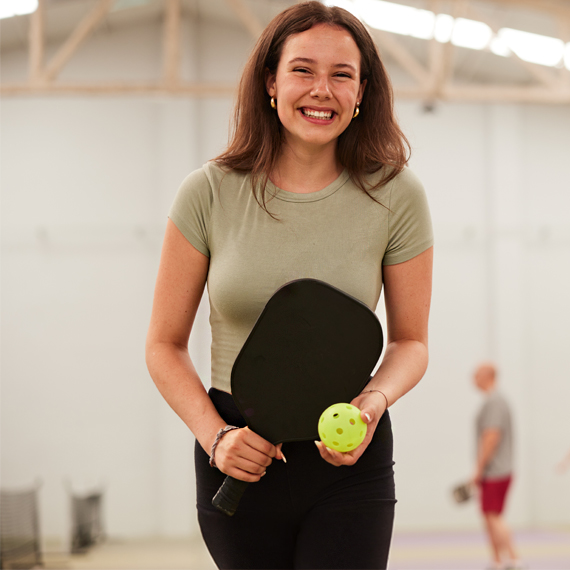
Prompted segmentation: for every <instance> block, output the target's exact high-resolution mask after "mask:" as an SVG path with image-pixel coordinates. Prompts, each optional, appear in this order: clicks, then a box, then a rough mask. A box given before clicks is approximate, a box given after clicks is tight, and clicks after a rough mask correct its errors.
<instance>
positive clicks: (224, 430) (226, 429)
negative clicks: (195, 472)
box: [210, 425, 239, 467]
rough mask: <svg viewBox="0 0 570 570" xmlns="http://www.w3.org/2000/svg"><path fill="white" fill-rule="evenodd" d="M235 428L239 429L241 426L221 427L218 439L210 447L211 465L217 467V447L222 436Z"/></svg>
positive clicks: (217, 435)
mask: <svg viewBox="0 0 570 570" xmlns="http://www.w3.org/2000/svg"><path fill="white" fill-rule="evenodd" d="M234 429H239V428H238V427H237V426H230V425H227V426H226V427H223V428H221V429H220V430H219V431H218V433H217V434H216V439H215V440H214V443H213V444H212V447H211V449H210V467H216V457H215V456H216V448H217V447H218V444H219V443H220V440H221V439H222V437H224V435H226V434H227V433H228V432H230V431H232V430H234Z"/></svg>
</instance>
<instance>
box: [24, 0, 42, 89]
mask: <svg viewBox="0 0 570 570" xmlns="http://www.w3.org/2000/svg"><path fill="white" fill-rule="evenodd" d="M44 12H45V0H38V8H37V10H36V11H35V12H34V13H33V14H31V15H30V29H29V31H28V66H29V70H28V78H29V81H30V82H32V83H37V82H40V81H41V77H42V69H43V65H44V42H45V39H44V33H45V30H44V22H45V20H44Z"/></svg>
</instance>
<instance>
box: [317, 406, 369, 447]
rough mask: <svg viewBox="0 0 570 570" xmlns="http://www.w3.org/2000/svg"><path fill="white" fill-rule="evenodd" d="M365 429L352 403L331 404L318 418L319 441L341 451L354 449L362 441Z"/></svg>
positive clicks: (357, 410)
mask: <svg viewBox="0 0 570 570" xmlns="http://www.w3.org/2000/svg"><path fill="white" fill-rule="evenodd" d="M367 429H368V426H367V425H366V423H364V421H363V420H362V418H361V417H360V410H359V409H358V408H357V407H356V406H353V405H352V404H344V403H340V404H333V405H332V406H329V407H328V408H327V409H326V410H325V411H324V412H323V413H322V414H321V417H320V418H319V436H320V438H321V441H322V442H323V443H324V444H325V445H326V446H327V447H330V448H331V449H335V450H336V451H341V452H343V453H344V452H346V451H352V450H353V449H356V448H357V447H358V446H359V445H360V444H361V443H362V442H363V441H364V438H365V437H366V430H367Z"/></svg>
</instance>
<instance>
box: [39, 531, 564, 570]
mask: <svg viewBox="0 0 570 570" xmlns="http://www.w3.org/2000/svg"><path fill="white" fill-rule="evenodd" d="M515 538H516V542H517V544H518V546H519V548H520V551H521V554H522V557H523V561H524V563H525V568H527V569H528V570H570V529H567V530H535V531H518V532H516V533H515ZM488 562H489V558H488V550H487V544H486V543H485V540H484V536H483V534H482V533H480V532H460V531H458V532H445V533H437V532H434V533H398V534H396V535H395V536H394V540H393V545H392V554H391V558H390V564H389V568H390V569H391V570H485V569H486V568H487V567H488ZM45 568H48V569H49V568H51V569H55V568H58V569H59V570H215V568H216V567H215V565H214V563H213V562H212V559H211V558H210V555H209V554H208V551H207V550H206V547H205V546H204V544H203V542H202V541H201V539H200V538H195V539H193V540H190V539H189V540H167V539H149V540H144V541H142V540H141V541H136V542H133V541H129V542H126V541H125V542H121V541H118V540H108V541H107V542H105V543H103V544H101V545H99V546H97V547H95V548H92V549H91V550H90V551H89V552H88V553H87V554H84V555H81V556H72V557H71V558H65V559H64V558H62V557H59V558H58V557H57V556H56V555H52V556H46V560H45Z"/></svg>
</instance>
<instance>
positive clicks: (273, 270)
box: [169, 162, 433, 392]
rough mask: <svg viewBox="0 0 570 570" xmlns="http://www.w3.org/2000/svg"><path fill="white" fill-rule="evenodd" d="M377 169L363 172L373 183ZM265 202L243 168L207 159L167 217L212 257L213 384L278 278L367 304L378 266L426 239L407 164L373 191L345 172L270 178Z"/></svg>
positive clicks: (374, 294) (377, 283)
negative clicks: (294, 183)
mask: <svg viewBox="0 0 570 570" xmlns="http://www.w3.org/2000/svg"><path fill="white" fill-rule="evenodd" d="M379 177H380V174H373V175H370V176H369V178H368V179H369V181H370V182H372V183H374V181H375V180H378V179H379ZM267 190H268V200H267V205H268V209H269V211H270V212H271V213H272V214H273V215H274V216H275V217H276V218H277V219H274V218H272V217H271V216H269V215H268V214H267V213H266V212H265V211H264V210H262V209H261V207H260V206H259V204H258V203H257V201H256V199H255V197H254V196H253V193H252V191H251V178H250V175H249V174H248V173H240V172H236V171H231V170H230V171H228V170H222V168H221V167H220V166H218V165H217V164H215V163H213V162H209V163H207V164H205V165H204V166H203V167H202V168H200V169H199V170H196V171H194V172H193V173H191V174H190V175H189V176H188V177H187V178H186V179H185V180H184V181H183V182H182V185H181V187H180V189H179V190H178V193H177V195H176V198H175V200H174V203H173V205H172V208H171V210H170V213H169V217H170V219H171V220H172V221H173V222H174V224H175V225H176V226H177V227H178V229H179V230H180V231H181V232H182V234H183V235H184V236H185V237H186V239H188V241H189V242H190V243H191V244H192V245H193V246H194V247H195V248H196V249H197V250H198V251H200V252H202V253H203V254H204V255H207V256H209V257H210V266H209V270H208V284H207V285H208V294H209V300H210V325H211V328H212V386H213V387H214V388H217V389H219V390H223V391H225V392H231V387H230V373H231V368H232V365H233V362H234V360H235V358H236V356H237V354H238V352H239V351H240V349H241V347H242V345H243V344H244V342H245V340H246V338H247V336H248V334H249V332H250V331H251V329H252V328H253V325H254V324H255V321H256V319H257V317H258V316H259V315H260V313H261V311H262V310H263V307H264V306H265V303H266V302H267V301H268V300H269V298H270V297H271V295H272V294H273V293H274V292H275V291H276V290H277V289H278V288H279V287H281V286H283V285H284V284H285V283H288V282H289V281H292V280H294V279H299V278H303V277H311V278H314V279H320V280H321V281H325V282H327V283H330V284H331V285H333V286H335V287H337V288H338V289H341V290H342V291H345V292H346V293H348V294H350V295H352V296H354V297H356V298H357V299H359V300H360V301H362V302H363V303H365V304H366V305H368V307H370V308H371V309H372V310H374V309H375V308H376V304H377V303H378V299H379V297H380V292H381V290H382V266H383V265H393V264H397V263H402V262H404V261H407V260H409V259H411V258H413V257H415V256H416V255H418V254H420V253H422V252H423V251H425V250H426V249H428V248H429V247H430V246H431V245H432V243H433V235H432V226H431V219H430V215H429V209H428V205H427V200H426V196H425V192H424V189H423V186H422V185H421V183H420V181H419V180H418V179H417V177H416V176H415V175H414V174H413V173H412V172H411V171H410V170H409V169H408V168H406V169H405V170H404V171H403V172H401V173H400V174H398V176H396V177H395V178H394V179H393V180H392V181H391V182H389V183H388V184H384V185H383V186H381V187H380V188H379V189H378V190H376V191H374V192H373V195H374V197H375V198H376V199H377V200H378V201H379V202H380V203H381V204H378V203H376V202H374V201H373V200H371V199H370V197H368V196H367V195H366V194H365V193H364V192H362V190H360V189H359V188H358V187H357V186H355V184H354V183H353V182H352V180H351V179H350V176H349V174H348V172H347V171H346V170H345V171H343V173H342V174H341V175H340V176H339V177H338V178H337V179H336V180H335V181H334V182H332V183H331V184H329V185H328V186H327V187H326V188H323V189H322V190H319V191H318V192H312V193H309V194H298V193H294V192H288V191H285V190H282V189H280V188H277V187H276V186H274V185H273V184H272V183H271V182H269V183H268V185H267Z"/></svg>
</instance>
